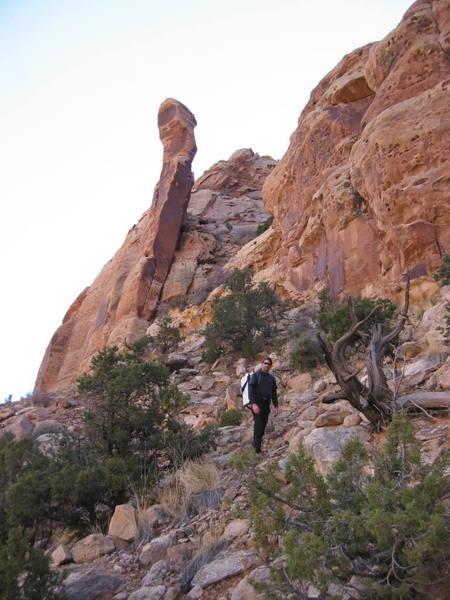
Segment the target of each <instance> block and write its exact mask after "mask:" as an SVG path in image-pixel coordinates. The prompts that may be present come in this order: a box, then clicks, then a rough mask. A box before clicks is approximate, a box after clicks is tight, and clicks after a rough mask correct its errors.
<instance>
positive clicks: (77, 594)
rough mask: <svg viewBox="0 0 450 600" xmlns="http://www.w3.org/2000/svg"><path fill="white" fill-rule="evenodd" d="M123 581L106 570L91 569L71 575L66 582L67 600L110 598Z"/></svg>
mask: <svg viewBox="0 0 450 600" xmlns="http://www.w3.org/2000/svg"><path fill="white" fill-rule="evenodd" d="M122 583H123V579H122V578H121V577H119V576H118V575H116V574H113V573H110V572H108V571H106V570H104V569H101V568H100V569H99V568H97V567H90V568H88V569H87V570H82V571H77V572H75V573H71V574H70V575H69V576H68V577H67V579H66V580H65V581H64V591H65V593H66V596H67V600H101V599H102V598H110V597H111V595H112V592H114V591H115V590H116V589H117V588H118V587H119V586H120V585H122Z"/></svg>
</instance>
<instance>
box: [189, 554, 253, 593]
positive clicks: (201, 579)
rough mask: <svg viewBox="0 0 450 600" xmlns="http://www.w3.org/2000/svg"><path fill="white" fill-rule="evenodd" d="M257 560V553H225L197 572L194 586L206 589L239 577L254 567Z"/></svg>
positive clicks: (193, 582)
mask: <svg viewBox="0 0 450 600" xmlns="http://www.w3.org/2000/svg"><path fill="white" fill-rule="evenodd" d="M256 558H257V555H256V552H251V551H245V552H244V551H242V552H224V553H223V555H222V557H221V558H217V559H216V560H213V561H212V562H210V563H208V564H207V565H205V566H203V567H201V569H199V571H197V573H196V574H195V576H194V578H193V580H192V585H193V586H195V585H199V586H200V587H202V588H206V587H208V586H210V585H212V584H213V583H217V582H218V581H222V580H223V579H227V578H228V577H232V576H233V575H239V574H240V573H243V572H244V571H246V570H247V569H249V568H250V567H252V566H253V565H254V563H255V561H256Z"/></svg>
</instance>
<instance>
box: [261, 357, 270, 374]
mask: <svg viewBox="0 0 450 600" xmlns="http://www.w3.org/2000/svg"><path fill="white" fill-rule="evenodd" d="M271 366H272V359H271V358H270V356H266V357H265V358H263V361H262V363H261V371H264V372H265V373H268V372H269V371H270V368H271Z"/></svg>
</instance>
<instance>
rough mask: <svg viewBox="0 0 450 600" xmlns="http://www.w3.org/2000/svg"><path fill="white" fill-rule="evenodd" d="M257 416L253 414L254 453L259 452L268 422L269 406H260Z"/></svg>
mask: <svg viewBox="0 0 450 600" xmlns="http://www.w3.org/2000/svg"><path fill="white" fill-rule="evenodd" d="M259 408H260V411H259V414H257V415H255V413H254V412H252V414H253V444H252V445H253V448H254V449H255V451H256V452H261V442H262V439H263V435H264V432H265V430H266V425H267V421H268V420H269V414H270V405H267V406H264V405H262V406H260V407H259Z"/></svg>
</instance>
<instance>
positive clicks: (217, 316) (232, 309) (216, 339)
mask: <svg viewBox="0 0 450 600" xmlns="http://www.w3.org/2000/svg"><path fill="white" fill-rule="evenodd" d="M227 287H228V291H229V294H228V295H226V296H224V297H222V298H219V299H218V300H216V302H215V304H214V307H213V318H212V321H211V323H209V324H208V325H207V326H206V329H205V337H206V342H205V348H206V350H205V352H204V355H203V358H204V360H206V361H208V362H213V361H214V360H215V359H216V358H218V357H219V356H220V355H221V354H224V353H225V352H227V351H230V350H231V351H236V352H240V353H242V354H244V355H245V356H248V357H251V358H254V357H255V355H256V353H257V352H259V351H261V350H263V348H264V347H265V345H267V344H271V343H273V338H274V336H275V333H276V329H275V327H274V326H273V325H272V322H273V320H274V309H275V307H277V306H279V305H280V301H279V299H278V298H277V296H276V294H275V292H274V291H273V290H271V288H270V287H269V285H268V284H267V283H259V284H258V285H257V286H252V280H251V272H250V270H249V269H243V270H239V269H237V270H235V271H234V272H233V274H232V276H231V277H230V280H229V281H228V284H227Z"/></svg>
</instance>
